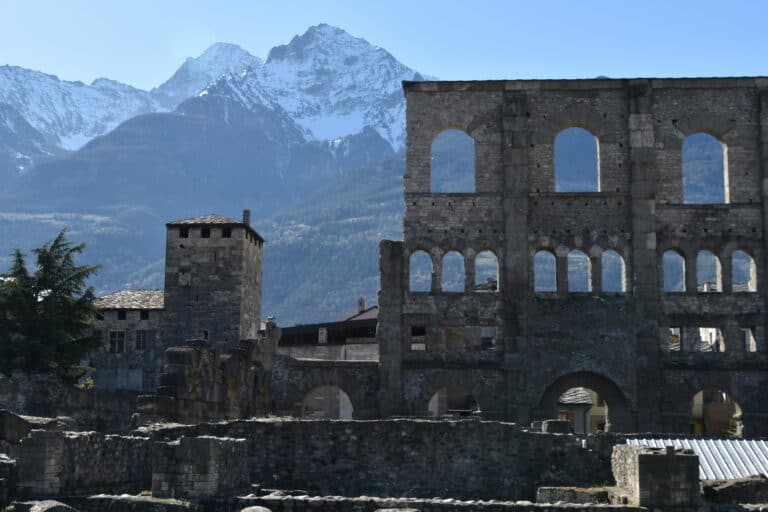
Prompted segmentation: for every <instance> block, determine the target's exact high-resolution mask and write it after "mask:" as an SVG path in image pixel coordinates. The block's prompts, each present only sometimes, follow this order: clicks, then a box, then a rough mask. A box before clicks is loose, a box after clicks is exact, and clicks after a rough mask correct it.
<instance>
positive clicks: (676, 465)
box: [611, 445, 701, 507]
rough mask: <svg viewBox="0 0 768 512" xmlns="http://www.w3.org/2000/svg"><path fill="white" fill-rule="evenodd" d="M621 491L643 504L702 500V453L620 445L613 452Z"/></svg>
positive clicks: (667, 504)
mask: <svg viewBox="0 0 768 512" xmlns="http://www.w3.org/2000/svg"><path fill="white" fill-rule="evenodd" d="M611 462H612V467H613V476H614V478H615V479H616V487H617V488H618V491H617V492H618V494H620V495H621V496H623V497H624V498H626V500H627V501H628V502H629V503H630V504H632V505H639V506H641V507H686V506H695V505H697V504H698V503H699V502H700V501H701V488H700V486H699V457H698V456H697V455H695V454H694V453H693V452H691V451H683V450H675V449H674V448H672V447H671V446H670V447H667V449H666V450H661V449H658V448H648V447H645V446H633V445H617V446H615V447H614V448H613V455H612V456H611Z"/></svg>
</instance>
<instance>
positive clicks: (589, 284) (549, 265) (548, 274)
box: [533, 249, 627, 293]
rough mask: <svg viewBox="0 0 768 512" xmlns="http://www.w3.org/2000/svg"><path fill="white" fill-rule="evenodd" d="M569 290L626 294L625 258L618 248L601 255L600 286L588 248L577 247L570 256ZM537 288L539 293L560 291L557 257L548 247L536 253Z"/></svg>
mask: <svg viewBox="0 0 768 512" xmlns="http://www.w3.org/2000/svg"><path fill="white" fill-rule="evenodd" d="M567 264H568V274H567V287H568V288H567V289H568V292H571V293H584V292H591V291H598V290H596V288H600V290H599V291H602V292H607V293H624V292H626V291H627V279H626V268H625V265H624V258H622V257H621V255H620V254H619V253H617V252H616V251H614V250H611V249H609V250H607V251H603V253H602V255H601V256H600V285H599V286H595V285H594V284H593V281H594V279H593V276H592V261H591V260H590V259H589V256H587V254H586V253H585V252H584V251H581V250H579V249H573V250H572V251H570V252H569V253H568V258H567ZM533 289H534V291H535V292H539V293H548V292H557V291H558V290H557V258H556V257H555V255H554V254H553V253H551V252H550V251H546V250H541V251H538V252H536V254H534V256H533Z"/></svg>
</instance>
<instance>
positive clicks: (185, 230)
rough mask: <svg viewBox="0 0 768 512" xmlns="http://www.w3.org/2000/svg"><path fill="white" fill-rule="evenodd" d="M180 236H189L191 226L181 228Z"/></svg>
mask: <svg viewBox="0 0 768 512" xmlns="http://www.w3.org/2000/svg"><path fill="white" fill-rule="evenodd" d="M179 238H189V228H180V229H179Z"/></svg>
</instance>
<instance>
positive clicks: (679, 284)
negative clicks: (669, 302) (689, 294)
mask: <svg viewBox="0 0 768 512" xmlns="http://www.w3.org/2000/svg"><path fill="white" fill-rule="evenodd" d="M662 273H663V274H664V291H665V292H684V291H685V258H683V256H682V254H680V253H679V252H677V251H674V250H671V249H670V250H668V251H664V256H663V258H662Z"/></svg>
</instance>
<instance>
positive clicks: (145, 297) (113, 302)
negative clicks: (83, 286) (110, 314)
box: [96, 290, 164, 309]
mask: <svg viewBox="0 0 768 512" xmlns="http://www.w3.org/2000/svg"><path fill="white" fill-rule="evenodd" d="M163 297H164V296H163V291H162V290H122V291H119V292H115V293H110V294H109V295H105V296H104V297H99V298H98V299H96V307H98V308H99V309H163V303H164V298H163Z"/></svg>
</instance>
